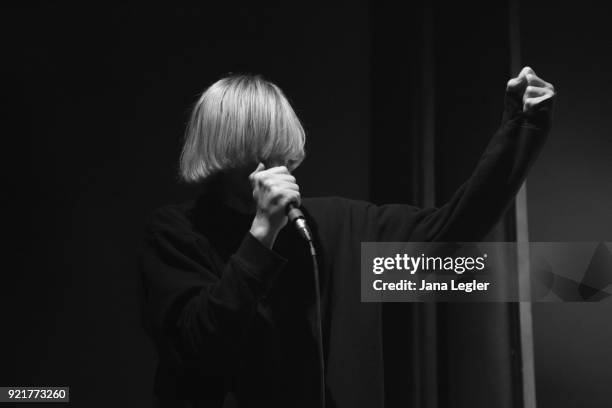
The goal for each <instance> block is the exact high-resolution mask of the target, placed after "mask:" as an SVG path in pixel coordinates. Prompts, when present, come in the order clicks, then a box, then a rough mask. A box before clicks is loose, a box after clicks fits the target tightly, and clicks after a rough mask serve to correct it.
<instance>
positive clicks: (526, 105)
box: [506, 67, 555, 113]
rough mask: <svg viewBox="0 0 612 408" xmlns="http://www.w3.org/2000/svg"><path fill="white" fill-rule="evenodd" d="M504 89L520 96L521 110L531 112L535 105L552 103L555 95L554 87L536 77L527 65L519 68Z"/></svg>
mask: <svg viewBox="0 0 612 408" xmlns="http://www.w3.org/2000/svg"><path fill="white" fill-rule="evenodd" d="M506 91H507V92H510V93H513V94H515V95H516V96H518V97H522V102H523V112H525V113H531V112H533V111H534V110H535V109H536V107H537V106H539V105H541V104H543V103H545V101H546V103H552V100H553V98H554V97H555V87H554V86H553V85H552V84H550V83H548V82H546V81H544V80H543V79H542V78H540V77H538V76H537V75H536V73H535V71H534V70H533V69H531V68H529V67H525V68H523V69H522V70H521V72H520V73H519V74H518V76H517V77H516V78H512V79H511V80H509V81H508V85H507V87H506Z"/></svg>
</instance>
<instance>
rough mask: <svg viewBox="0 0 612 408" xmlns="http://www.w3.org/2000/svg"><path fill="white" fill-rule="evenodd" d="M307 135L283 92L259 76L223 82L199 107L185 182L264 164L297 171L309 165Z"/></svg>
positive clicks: (183, 170)
mask: <svg viewBox="0 0 612 408" xmlns="http://www.w3.org/2000/svg"><path fill="white" fill-rule="evenodd" d="M305 141H306V136H305V133H304V129H303V127H302V125H301V123H300V121H299V119H298V117H297V115H296V114H295V112H294V111H293V109H292V108H291V105H290V104H289V101H288V100H287V98H286V97H285V95H284V94H283V92H282V91H281V90H280V88H278V87H277V86H276V85H274V84H273V83H271V82H269V81H266V80H265V79H263V78H261V77H259V76H252V75H239V76H230V77H226V78H223V79H221V80H219V81H217V82H215V83H214V84H213V85H211V86H210V87H209V88H208V89H207V90H206V91H205V92H204V93H203V94H202V96H201V97H200V99H199V100H198V101H197V103H196V104H195V106H194V108H193V111H192V112H191V117H190V119H189V123H188V124H187V129H186V132H185V141H184V145H183V151H182V153H181V161H180V174H181V177H182V179H183V180H185V181H187V182H190V183H197V182H202V181H204V180H206V179H207V178H208V177H210V176H211V175H213V174H215V173H218V172H221V171H224V170H229V169H232V168H240V167H243V166H250V165H256V164H257V163H258V162H264V163H266V164H267V165H285V166H287V167H288V168H289V169H290V170H293V169H295V168H296V167H297V166H298V165H299V164H300V163H301V162H302V160H303V159H304V156H305V152H304V144H305Z"/></svg>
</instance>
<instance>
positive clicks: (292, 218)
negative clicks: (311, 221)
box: [286, 203, 312, 242]
mask: <svg viewBox="0 0 612 408" xmlns="http://www.w3.org/2000/svg"><path fill="white" fill-rule="evenodd" d="M286 212H287V217H288V218H289V223H290V224H291V225H293V226H295V228H296V229H297V231H298V232H299V233H300V235H301V236H302V238H304V239H305V240H306V241H308V242H312V234H311V233H310V229H308V225H307V224H306V218H305V217H304V213H303V212H302V211H301V210H300V209H299V208H298V207H297V206H296V205H295V204H294V203H289V204H287V208H286Z"/></svg>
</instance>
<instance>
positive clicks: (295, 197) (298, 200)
mask: <svg viewBox="0 0 612 408" xmlns="http://www.w3.org/2000/svg"><path fill="white" fill-rule="evenodd" d="M279 203H280V205H282V206H283V207H286V206H287V205H288V204H289V203H293V204H295V206H296V207H299V206H301V205H302V197H301V196H300V194H299V193H295V192H292V193H291V194H286V195H285V196H284V197H283V198H282V199H281V200H280V202H279Z"/></svg>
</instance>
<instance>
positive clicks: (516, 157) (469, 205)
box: [368, 94, 551, 242]
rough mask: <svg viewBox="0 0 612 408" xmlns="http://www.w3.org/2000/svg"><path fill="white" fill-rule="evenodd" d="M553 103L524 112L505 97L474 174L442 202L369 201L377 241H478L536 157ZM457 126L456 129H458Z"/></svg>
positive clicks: (512, 194) (496, 219)
mask: <svg viewBox="0 0 612 408" xmlns="http://www.w3.org/2000/svg"><path fill="white" fill-rule="evenodd" d="M550 108H551V105H549V104H544V105H542V106H540V107H539V108H538V110H537V111H536V112H534V113H533V114H530V115H526V114H524V113H523V112H522V110H521V103H520V101H519V100H518V99H517V98H516V97H514V96H511V95H509V94H507V95H506V99H505V110H504V115H503V119H502V124H501V126H500V127H499V129H498V130H497V132H496V133H495V134H494V135H493V137H492V139H491V141H490V143H489V144H488V146H487V148H486V149H485V152H484V154H483V155H482V157H481V158H480V160H479V162H478V164H477V166H476V168H475V170H474V172H473V174H472V176H471V177H470V178H469V179H468V180H467V181H466V182H465V183H464V184H463V185H462V186H461V187H459V189H458V190H457V191H456V192H455V194H454V195H453V196H452V198H451V199H450V200H449V201H448V202H447V203H446V204H444V205H443V206H441V207H440V208H426V209H419V208H416V207H413V206H408V205H401V204H391V205H382V206H371V207H370V208H369V209H368V212H369V214H368V217H372V218H373V219H374V220H376V221H375V225H376V227H375V231H376V233H375V235H376V240H377V241H423V242H425V241H440V242H454V241H479V240H481V239H482V238H483V237H484V236H485V235H486V234H487V233H488V232H489V230H490V229H491V228H492V227H493V226H494V225H495V223H496V222H497V221H498V220H499V218H500V217H501V215H503V213H504V211H505V210H506V208H507V207H508V206H509V204H510V203H511V201H512V198H513V197H514V195H515V194H516V193H517V191H518V190H519V188H520V186H521V184H522V183H523V181H524V180H525V177H526V176H527V172H528V170H529V168H530V166H531V164H532V163H533V161H534V160H535V158H536V157H537V155H538V153H539V151H540V150H541V147H542V145H543V143H544V141H545V139H546V135H547V133H548V130H549V128H550ZM459 131H460V130H459Z"/></svg>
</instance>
